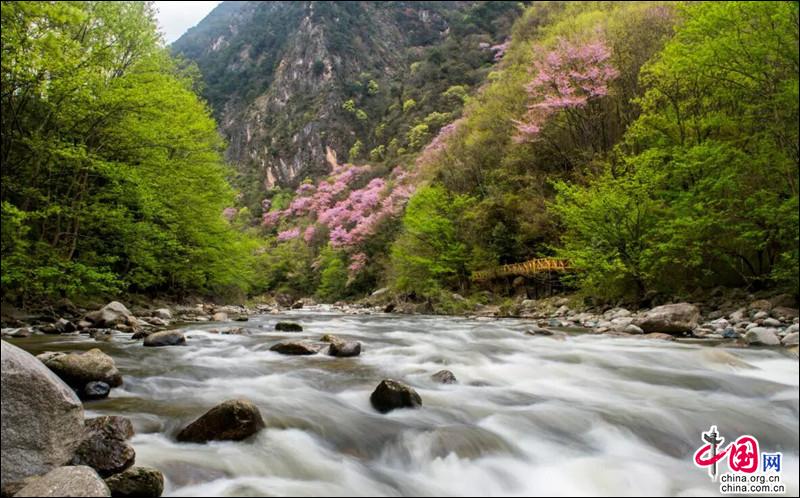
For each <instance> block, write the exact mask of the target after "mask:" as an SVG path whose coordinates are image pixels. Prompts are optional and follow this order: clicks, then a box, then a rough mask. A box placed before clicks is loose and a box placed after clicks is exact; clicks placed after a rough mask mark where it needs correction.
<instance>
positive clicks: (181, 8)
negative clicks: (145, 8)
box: [155, 2, 222, 44]
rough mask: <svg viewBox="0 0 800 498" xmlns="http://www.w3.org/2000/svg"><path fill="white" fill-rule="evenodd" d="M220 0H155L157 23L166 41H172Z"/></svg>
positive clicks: (198, 20) (197, 21)
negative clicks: (191, 0)
mask: <svg viewBox="0 0 800 498" xmlns="http://www.w3.org/2000/svg"><path fill="white" fill-rule="evenodd" d="M220 3H222V2H155V4H156V8H157V9H158V23H159V24H160V25H161V31H163V32H164V39H165V40H166V42H167V43H168V44H169V43H172V42H174V41H175V40H177V39H178V38H180V37H181V35H182V34H184V33H185V32H186V30H187V29H189V28H191V27H192V26H194V25H196V24H197V23H199V22H200V21H201V20H202V19H203V18H204V17H205V16H206V15H207V14H208V13H209V12H211V11H212V10H213V9H214V7H216V6H217V5H218V4H220Z"/></svg>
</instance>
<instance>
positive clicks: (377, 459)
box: [24, 312, 798, 496]
mask: <svg viewBox="0 0 800 498" xmlns="http://www.w3.org/2000/svg"><path fill="white" fill-rule="evenodd" d="M286 318H289V319H291V320H295V321H299V322H300V323H302V324H303V326H304V328H305V330H304V331H303V332H299V333H280V332H274V331H273V330H272V328H273V326H274V324H275V322H276V321H278V320H279V319H286ZM227 325H231V326H233V325H235V326H239V325H244V326H246V327H247V328H250V329H253V330H252V331H253V334H252V335H249V336H235V335H217V334H210V333H208V332H205V331H204V329H208V328H211V327H219V326H220V324H203V325H199V326H189V327H186V333H187V336H188V345H187V346H186V347H165V348H143V347H142V346H141V342H140V341H132V340H130V339H128V337H129V336H127V335H120V336H119V337H117V338H115V340H114V341H111V342H108V343H98V342H94V341H91V340H87V339H85V338H75V337H72V338H67V337H59V338H56V339H54V338H52V336H51V337H48V338H47V339H46V341H48V342H46V343H41V342H31V343H30V344H28V345H27V348H28V349H38V350H44V349H62V350H63V349H88V348H90V347H100V348H102V349H104V350H105V351H106V352H107V353H109V354H111V355H112V356H113V357H114V358H115V360H116V362H117V366H118V367H119V369H120V370H121V372H122V373H123V375H124V385H123V386H122V387H121V388H119V389H115V390H113V391H112V396H111V398H109V399H108V400H104V401H100V402H95V403H92V404H88V405H87V411H88V413H87V416H92V415H97V414H122V415H125V416H127V417H129V418H131V419H132V420H133V422H134V425H135V427H136V431H137V434H136V436H135V437H134V439H133V445H134V447H135V448H136V454H137V458H136V459H137V464H139V465H147V466H153V467H156V468H158V469H160V470H162V471H163V472H164V474H165V476H166V479H167V483H166V490H165V495H170V494H171V495H182V496H255V495H262V496H263V495H298V496H320V495H348V496H354V495H389V496H397V495H549V496H552V495H636V496H640V495H677V496H695V495H715V494H719V484H717V483H712V482H711V481H710V479H709V477H708V475H707V473H706V471H705V470H704V469H700V468H697V467H695V465H694V464H693V460H692V455H693V453H694V451H695V450H696V449H697V448H698V447H700V446H701V445H702V441H701V439H700V437H701V432H703V431H707V430H708V428H709V426H711V425H716V426H717V427H718V428H719V430H720V432H721V433H722V435H723V436H725V438H726V441H733V440H734V439H735V438H736V437H738V436H739V435H742V434H752V435H754V436H755V437H757V438H758V441H759V443H760V445H761V448H760V449H761V450H762V451H781V452H783V472H782V478H783V482H784V484H785V485H786V487H787V493H786V496H797V495H798V361H797V359H795V358H792V357H790V356H789V355H787V354H786V353H784V352H783V351H782V350H775V349H733V348H722V347H710V346H707V345H702V346H701V345H696V344H683V343H669V342H665V341H657V340H644V339H637V338H616V337H606V336H597V335H591V334H580V335H579V334H576V335H570V336H569V337H567V338H566V339H565V340H556V339H551V338H546V337H532V336H527V335H524V334H523V333H522V331H523V330H524V329H525V327H526V323H525V322H524V321H519V320H492V321H481V320H468V319H460V318H450V317H416V316H390V315H373V316H348V315H339V314H324V313H300V312H292V313H289V314H287V315H283V316H277V315H266V316H258V317H254V318H251V320H250V321H249V322H247V323H244V324H240V323H235V324H234V323H231V324H227ZM325 333H333V334H336V335H338V336H340V337H343V338H348V339H355V340H358V341H361V342H362V344H363V351H362V354H361V356H359V357H357V358H332V357H328V356H324V355H315V356H306V357H290V356H282V355H279V354H277V353H274V352H271V351H269V347H270V346H271V345H272V344H274V343H275V342H277V341H278V340H284V339H287V338H292V339H300V338H303V339H314V340H316V339H319V337H320V336H321V335H322V334H325ZM24 347H25V346H24ZM443 368H446V369H449V370H451V371H452V372H453V373H455V375H456V377H457V378H458V380H459V383H458V384H456V385H441V384H437V383H435V382H434V381H432V380H431V379H430V375H431V374H433V373H435V372H436V371H438V370H441V369H443ZM384 378H394V379H399V380H403V381H405V382H407V383H408V384H410V385H412V386H414V387H415V388H416V389H417V391H418V392H419V394H420V395H421V397H422V400H423V407H422V408H421V409H417V410H395V411H393V412H391V413H389V414H387V415H381V414H379V413H377V412H376V411H374V410H373V409H372V407H371V406H370V404H369V395H370V393H371V392H372V390H373V389H374V388H375V386H376V385H377V384H378V383H379V382H380V380H382V379H384ZM237 397H244V398H248V399H250V400H252V401H253V402H255V403H256V404H257V405H258V406H259V407H260V409H261V412H262V414H263V416H264V419H265V421H266V423H267V426H268V429H267V430H264V431H262V432H261V433H259V434H258V435H257V436H255V437H253V438H251V439H249V440H246V441H243V442H215V443H210V444H204V445H200V444H184V443H177V442H176V441H175V439H174V435H175V433H176V432H177V431H178V430H179V429H180V428H181V427H183V426H185V425H186V424H188V423H189V422H191V421H192V420H193V419H194V418H196V417H197V416H199V415H200V414H202V413H203V412H204V411H205V410H207V409H208V408H210V407H211V406H213V405H215V404H217V403H219V402H222V401H224V400H226V399H231V398H237Z"/></svg>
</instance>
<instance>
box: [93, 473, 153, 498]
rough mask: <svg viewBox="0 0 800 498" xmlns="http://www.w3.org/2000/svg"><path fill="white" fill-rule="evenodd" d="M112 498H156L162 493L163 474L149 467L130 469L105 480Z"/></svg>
mask: <svg viewBox="0 0 800 498" xmlns="http://www.w3.org/2000/svg"><path fill="white" fill-rule="evenodd" d="M106 484H107V485H108V489H110V490H111V496H112V498H133V497H140V498H158V497H159V496H161V493H163V492H164V474H162V473H161V471H160V470H157V469H153V468H150V467H131V468H129V469H128V470H126V471H125V472H122V473H120V474H116V475H113V476H111V477H109V478H107V479H106Z"/></svg>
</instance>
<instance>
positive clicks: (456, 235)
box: [391, 186, 473, 298]
mask: <svg viewBox="0 0 800 498" xmlns="http://www.w3.org/2000/svg"><path fill="white" fill-rule="evenodd" d="M472 202H473V200H472V199H471V198H469V197H467V196H452V195H450V194H449V193H448V192H447V191H446V190H444V189H443V188H441V187H437V186H433V187H424V188H421V189H419V190H418V191H417V193H416V194H414V196H413V197H412V198H411V200H410V201H409V203H408V206H407V207H406V213H405V216H404V217H403V230H402V232H401V233H400V236H399V237H398V238H397V240H396V241H395V243H394V244H393V245H392V248H391V264H392V268H393V275H392V286H393V288H394V289H395V290H396V291H397V292H400V293H403V294H413V295H415V296H416V297H424V298H430V297H433V296H435V295H438V293H439V292H440V290H441V285H443V284H444V285H450V286H457V285H462V284H464V283H465V282H466V279H467V277H468V272H467V262H468V260H469V253H468V250H467V246H466V244H465V243H464V241H463V240H461V239H460V233H461V230H462V229H463V227H461V226H459V225H458V223H459V214H460V213H461V212H462V211H463V210H464V209H467V208H468V207H469V206H470V204H471V203H472Z"/></svg>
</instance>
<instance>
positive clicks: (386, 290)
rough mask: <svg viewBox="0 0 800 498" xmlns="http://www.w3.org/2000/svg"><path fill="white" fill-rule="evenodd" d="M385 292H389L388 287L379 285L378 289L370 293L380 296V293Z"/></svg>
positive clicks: (373, 295)
mask: <svg viewBox="0 0 800 498" xmlns="http://www.w3.org/2000/svg"><path fill="white" fill-rule="evenodd" d="M387 292H389V288H388V287H381V288H380V289H378V290H376V291H375V292H373V293H372V294H370V295H371V296H372V297H377V296H380V295H382V294H386V293H387Z"/></svg>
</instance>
